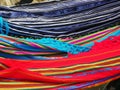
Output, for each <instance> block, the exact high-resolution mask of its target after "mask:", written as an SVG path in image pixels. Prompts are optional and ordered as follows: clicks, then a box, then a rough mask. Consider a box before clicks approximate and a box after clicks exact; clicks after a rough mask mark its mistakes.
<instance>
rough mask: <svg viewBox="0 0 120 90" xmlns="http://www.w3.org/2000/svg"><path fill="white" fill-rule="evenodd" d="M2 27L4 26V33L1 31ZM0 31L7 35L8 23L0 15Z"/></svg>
mask: <svg viewBox="0 0 120 90" xmlns="http://www.w3.org/2000/svg"><path fill="white" fill-rule="evenodd" d="M3 28H5V30H6V33H4V32H3ZM0 33H1V34H7V35H8V33H9V25H8V23H7V22H6V21H5V20H4V19H3V18H2V17H0Z"/></svg>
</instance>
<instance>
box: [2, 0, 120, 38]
mask: <svg viewBox="0 0 120 90" xmlns="http://www.w3.org/2000/svg"><path fill="white" fill-rule="evenodd" d="M112 1H113V2H112ZM112 1H111V0H110V1H106V0H102V1H97V2H96V1H93V2H91V3H92V4H93V3H100V5H98V6H97V7H96V5H97V4H95V5H94V4H93V6H94V8H93V7H92V9H90V7H91V6H88V7H87V5H89V4H90V3H89V2H85V3H84V5H86V8H88V9H85V8H84V7H83V6H80V5H81V4H82V2H81V1H78V0H74V1H69V0H67V1H60V2H61V3H63V5H64V3H65V5H67V3H68V5H69V4H72V3H73V4H74V5H72V7H68V8H73V7H77V6H79V7H80V8H83V9H82V11H81V10H80V11H79V9H77V11H76V12H74V10H73V12H72V13H68V14H67V15H66V14H64V15H62V16H61V17H59V15H57V16H56V17H48V16H45V15H43V14H42V15H41V14H38V13H44V11H46V10H50V13H52V11H56V9H55V10H51V9H52V8H50V7H54V6H53V5H54V3H53V4H52V3H48V7H49V8H50V9H47V7H46V8H45V6H46V5H47V4H45V6H44V4H43V7H42V5H41V4H37V5H36V4H35V5H28V6H21V7H11V8H6V7H1V10H2V11H1V13H0V15H1V16H3V17H4V18H6V19H7V20H8V23H9V26H10V32H9V35H12V36H14V35H15V36H24V37H33V38H40V37H54V38H55V37H58V38H62V37H69V36H71V37H74V36H82V35H87V34H91V33H93V32H97V31H100V30H103V29H106V28H108V27H111V26H114V25H117V24H119V19H120V16H119V13H120V1H118V0H117V1H116V0H112ZM101 2H104V4H103V3H101ZM108 2H109V3H108ZM58 3H59V2H55V5H56V4H58ZM76 3H78V4H77V5H76ZM49 4H50V5H49ZM63 5H62V4H60V5H58V6H57V9H58V11H60V10H62V9H60V8H61V7H63V9H64V10H66V6H63ZM26 7H27V9H26V10H27V11H24V10H25V9H24V8H26ZM95 7H96V8H95ZM22 8H23V9H22ZM37 8H39V10H36V9H37ZM42 8H45V9H46V10H43V12H41V11H40V10H41V9H42ZM8 11H9V12H8ZM32 11H33V12H32ZM34 11H37V14H36V12H34ZM46 12H48V11H46ZM56 12H57V11H56ZM55 15H56V14H55Z"/></svg>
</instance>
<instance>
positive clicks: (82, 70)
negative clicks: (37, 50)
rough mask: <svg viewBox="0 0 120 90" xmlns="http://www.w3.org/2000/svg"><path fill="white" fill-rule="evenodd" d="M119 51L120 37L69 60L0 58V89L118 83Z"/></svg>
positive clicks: (49, 89) (54, 89)
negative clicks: (1, 66) (116, 80)
mask: <svg viewBox="0 0 120 90" xmlns="http://www.w3.org/2000/svg"><path fill="white" fill-rule="evenodd" d="M106 43H107V44H106ZM119 47H120V36H115V37H113V36H112V37H110V38H108V39H106V40H104V41H102V42H96V43H95V45H94V46H93V47H92V50H90V51H89V52H86V53H82V54H77V55H70V56H69V57H68V58H66V59H57V60H53V61H52V60H51V61H40V60H39V61H34V60H29V61H25V60H15V59H5V58H1V59H0V63H1V64H3V66H4V65H5V68H3V69H2V70H1V72H0V76H1V81H2V82H1V87H0V88H2V89H4V88H6V87H5V86H6V85H8V86H9V87H8V88H11V89H16V88H17V89H22V90H24V89H33V90H34V89H45V90H61V89H64V90H69V89H83V88H86V87H88V86H89V87H90V86H93V85H96V84H101V83H105V82H107V81H110V80H114V79H117V78H119V77H120V76H119V74H120V73H119V72H120V66H119V65H120V63H119V60H120V57H119V56H120V50H119V49H120V48H119ZM13 73H14V74H15V75H13ZM5 78H6V79H5ZM22 80H24V82H23V81H22ZM6 82H7V83H6ZM12 82H13V84H14V85H13V84H12ZM16 82H17V83H16ZM15 83H16V84H15Z"/></svg>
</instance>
